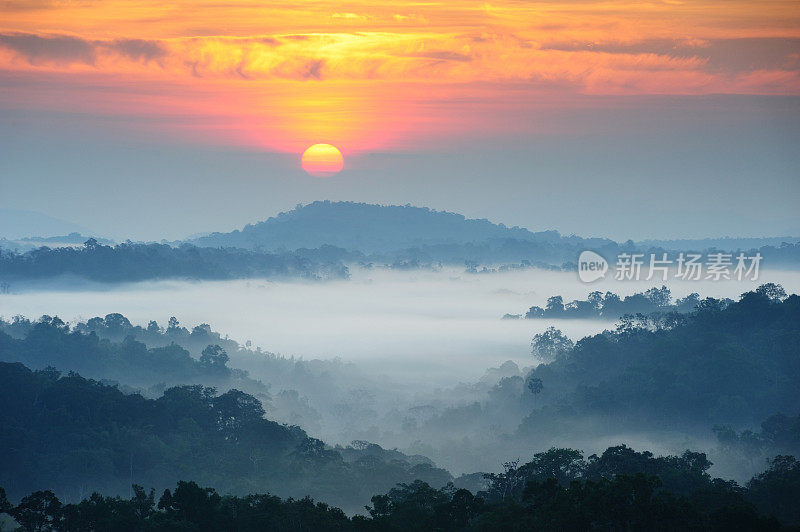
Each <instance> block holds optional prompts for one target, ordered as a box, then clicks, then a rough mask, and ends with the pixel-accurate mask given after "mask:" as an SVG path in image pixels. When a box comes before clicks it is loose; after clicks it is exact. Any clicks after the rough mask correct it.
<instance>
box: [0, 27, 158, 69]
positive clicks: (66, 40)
mask: <svg viewBox="0 0 800 532" xmlns="http://www.w3.org/2000/svg"><path fill="white" fill-rule="evenodd" d="M0 47H4V48H7V49H9V50H12V51H14V52H16V53H17V54H19V55H20V56H22V57H23V58H25V60H26V61H28V62H29V63H30V64H32V65H42V64H46V63H51V64H56V65H69V64H73V63H83V64H87V65H95V64H96V62H97V58H98V55H99V53H103V52H112V53H116V54H119V55H121V56H124V57H126V58H128V59H131V60H134V61H142V62H145V63H146V62H148V61H152V60H156V59H160V58H162V57H164V56H166V55H167V50H166V48H164V46H162V45H161V44H160V43H158V42H157V41H148V40H143V39H118V40H114V41H97V40H87V39H81V38H79V37H74V36H71V35H35V34H31V33H2V34H0Z"/></svg>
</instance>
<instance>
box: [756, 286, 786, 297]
mask: <svg viewBox="0 0 800 532" xmlns="http://www.w3.org/2000/svg"><path fill="white" fill-rule="evenodd" d="M756 294H761V295H762V296H767V297H768V298H769V300H770V301H783V300H784V299H786V290H784V289H783V287H782V286H781V285H779V284H775V283H764V284H762V285H761V286H759V287H758V288H756Z"/></svg>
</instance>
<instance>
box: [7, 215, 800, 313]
mask: <svg viewBox="0 0 800 532" xmlns="http://www.w3.org/2000/svg"><path fill="white" fill-rule="evenodd" d="M68 237H69V238H66V240H67V241H68V242H67V243H69V244H70V245H59V246H55V247H48V246H47V243H48V242H47V240H46V239H39V240H37V241H33V240H32V241H29V242H27V243H26V245H25V246H24V248H25V249H27V251H25V252H19V251H17V250H16V249H15V248H19V246H6V248H7V249H3V246H0V282H3V283H12V282H15V281H31V280H42V279H51V278H58V277H64V276H72V277H78V278H84V279H89V280H92V281H97V282H103V283H112V282H134V281H142V280H149V279H179V278H181V279H183V278H188V279H216V280H221V279H242V278H256V277H262V278H299V279H346V278H348V271H349V270H348V268H352V267H360V268H367V269H369V268H374V267H382V268H388V269H399V270H409V269H410V270H413V269H420V268H423V269H435V268H440V267H442V265H451V266H458V267H463V268H464V270H465V271H466V272H468V273H491V272H497V271H507V270H509V269H514V268H533V267H535V268H540V269H563V270H566V271H574V270H575V268H576V260H577V257H578V255H579V254H580V253H581V251H583V250H586V249H591V250H594V251H596V252H598V253H599V254H600V255H602V256H604V257H605V258H606V260H609V261H610V262H611V263H613V262H614V261H613V258H614V257H616V256H618V255H619V254H620V253H643V254H652V253H656V254H661V253H670V254H675V253H676V252H677V251H694V252H697V253H700V254H703V255H707V254H708V253H711V252H713V251H720V249H719V248H716V247H715V246H714V245H713V244H727V245H729V246H731V247H730V248H729V249H725V251H727V252H731V253H732V252H738V251H743V252H747V253H748V254H749V255H755V254H756V253H760V254H761V256H762V257H763V260H764V262H765V264H769V265H770V267H772V268H796V267H798V265H800V242H796V241H793V240H791V239H789V241H787V242H781V243H780V244H771V245H761V246H759V247H757V248H756V247H753V248H748V249H742V248H741V245H740V244H742V243H758V242H757V241H755V240H754V241H752V242H750V241H747V240H741V242H740V241H739V240H733V239H728V240H725V239H722V240H719V241H708V242H705V241H698V242H693V241H685V242H683V241H675V242H673V243H670V242H657V241H653V242H642V243H635V242H633V241H631V240H628V241H626V242H615V241H613V240H610V239H605V238H583V237H579V236H575V235H570V236H564V235H561V234H560V233H558V231H553V230H550V231H538V232H531V231H529V230H527V229H524V228H521V227H510V228H509V227H506V226H505V225H503V224H494V223H492V222H489V221H488V220H475V219H468V218H465V217H464V216H463V215H460V214H456V213H451V212H446V211H435V210H431V209H427V208H421V207H412V206H396V205H393V206H381V205H373V204H366V203H354V202H330V201H317V202H313V203H311V204H309V205H304V206H303V205H300V206H298V207H297V208H295V209H294V210H292V211H289V212H283V213H280V214H279V215H277V216H275V217H273V218H269V219H267V220H265V221H262V222H258V223H255V224H249V225H247V226H245V227H244V228H243V229H242V230H236V231H232V232H230V233H212V234H210V235H206V236H202V237H198V238H189V239H186V240H182V241H180V240H179V241H173V242H166V241H163V242H162V243H141V242H138V243H137V242H123V243H120V244H117V245H109V244H108V241H107V240H103V239H97V238H89V239H88V240H86V241H85V242H84V243H83V246H80V245H77V243H76V242H74V240H75V235H68ZM39 243H41V244H43V245H42V247H35V248H34V249H30V246H31V245H36V244H39ZM64 244H66V243H64ZM670 244H674V245H676V246H684V247H678V248H668V247H664V246H665V245H670ZM700 244H702V245H708V247H703V248H693V247H692V246H694V245H700ZM9 248H10V249H9ZM587 308H588V307H587ZM546 310H547V309H545V311H546ZM568 310H577V311H578V312H585V311H586V310H587V309H586V308H584V307H581V308H580V309H568ZM529 313H533V314H532V315H531V316H529V317H541V316H540V315H539V314H540V312H539V311H538V310H536V308H532V309H531V310H530V312H529Z"/></svg>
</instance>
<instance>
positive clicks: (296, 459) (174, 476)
mask: <svg viewBox="0 0 800 532" xmlns="http://www.w3.org/2000/svg"><path fill="white" fill-rule="evenodd" d="M0 404H2V405H3V408H0V486H2V487H4V488H5V490H6V491H7V492H8V496H9V497H13V498H18V497H21V496H23V495H25V494H26V493H28V492H31V491H36V490H41V489H53V490H55V491H56V492H57V494H58V495H59V496H61V497H66V498H68V499H69V500H76V499H80V498H81V497H83V496H85V495H88V493H90V491H87V490H97V491H100V492H102V493H110V494H121V493H127V492H128V490H129V489H130V486H131V484H132V483H138V484H142V485H145V486H152V487H155V488H157V489H159V490H162V489H164V488H166V487H168V486H170V485H174V483H175V482H177V481H178V480H180V479H182V478H193V479H197V480H198V481H200V482H203V483H206V484H211V485H213V486H215V487H217V488H218V489H221V490H222V491H223V492H227V493H237V494H246V493H252V492H255V491H257V490H269V491H271V492H273V493H276V494H279V495H282V496H284V497H287V496H293V497H303V496H305V495H310V496H312V497H315V498H321V499H323V500H326V501H328V502H330V503H332V504H335V505H337V506H339V507H341V508H345V509H347V510H349V511H355V510H359V509H362V508H363V505H364V504H365V503H367V502H368V501H369V498H370V496H371V495H373V494H375V493H377V492H380V491H385V490H388V489H390V488H391V487H393V486H394V485H395V484H397V483H398V482H413V481H414V480H417V479H421V480H424V481H426V482H428V483H430V484H431V485H433V486H437V487H441V486H444V485H445V484H447V482H449V481H451V480H452V477H451V476H450V474H449V473H448V472H447V471H445V470H443V469H439V468H436V467H434V466H433V465H432V464H431V463H430V462H429V461H425V460H424V459H417V458H413V459H412V457H408V461H407V460H406V457H405V456H404V455H401V454H400V453H398V452H396V451H384V450H383V449H381V448H380V447H378V446H377V445H371V446H366V447H363V446H358V447H356V448H352V447H348V448H343V449H342V448H338V447H337V448H331V447H328V446H326V445H325V444H324V443H323V442H322V441H320V440H317V439H314V438H310V437H309V436H307V435H306V433H305V432H304V431H303V430H301V429H300V428H298V427H292V426H286V425H282V424H279V423H276V422H274V421H270V420H268V419H265V417H264V416H265V411H264V408H263V406H262V403H261V402H260V401H259V400H258V399H257V398H256V397H254V396H252V395H249V394H246V393H244V392H241V391H239V390H229V391H227V392H225V393H223V394H219V393H218V392H217V391H216V390H215V389H214V388H208V387H204V386H200V385H187V386H177V387H173V388H170V389H168V390H166V391H165V392H164V394H163V395H162V396H161V397H159V398H158V399H146V398H144V397H142V396H141V395H138V394H131V395H125V394H123V393H122V392H120V391H119V390H118V389H117V388H116V387H112V386H108V385H105V384H102V383H99V382H97V381H93V380H87V379H85V378H83V377H81V376H80V375H78V374H75V373H71V372H70V373H69V374H67V375H61V374H60V372H58V371H57V370H55V369H54V368H47V369H44V370H38V371H31V370H30V369H28V368H27V367H25V366H24V365H22V364H20V363H6V362H0ZM345 455H346V456H345ZM95 530H99V529H97V528H95Z"/></svg>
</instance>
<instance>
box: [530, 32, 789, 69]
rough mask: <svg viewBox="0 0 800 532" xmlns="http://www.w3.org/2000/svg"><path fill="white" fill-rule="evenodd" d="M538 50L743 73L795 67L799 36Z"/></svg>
mask: <svg viewBox="0 0 800 532" xmlns="http://www.w3.org/2000/svg"><path fill="white" fill-rule="evenodd" d="M540 49H542V50H558V51H584V52H598V53H607V54H634V55H640V54H656V55H664V56H670V57H680V58H688V57H698V58H701V59H704V60H705V61H706V65H705V66H706V68H707V69H708V70H716V71H728V72H745V71H754V70H772V69H782V70H797V69H798V68H800V60H799V59H798V51H800V38H781V37H773V38H736V39H711V40H699V39H644V40H640V41H633V42H614V41H607V42H580V41H571V42H570V41H568V42H550V43H546V44H543V45H542V46H541V48H540Z"/></svg>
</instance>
